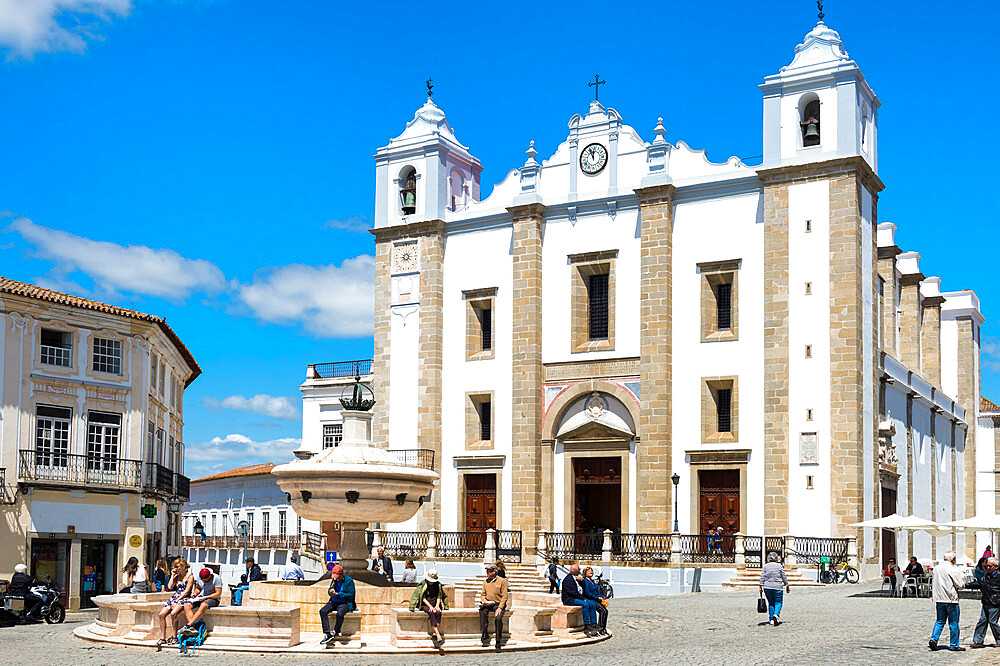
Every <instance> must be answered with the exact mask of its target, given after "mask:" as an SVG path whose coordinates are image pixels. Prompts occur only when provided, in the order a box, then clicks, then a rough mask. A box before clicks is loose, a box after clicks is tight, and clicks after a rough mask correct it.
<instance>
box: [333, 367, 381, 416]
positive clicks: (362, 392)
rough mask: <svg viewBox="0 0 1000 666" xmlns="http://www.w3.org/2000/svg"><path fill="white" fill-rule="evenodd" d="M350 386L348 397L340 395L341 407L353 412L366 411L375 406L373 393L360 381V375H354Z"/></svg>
mask: <svg viewBox="0 0 1000 666" xmlns="http://www.w3.org/2000/svg"><path fill="white" fill-rule="evenodd" d="M351 388H352V391H351V396H350V397H349V398H345V397H343V394H342V395H341V397H340V405H341V407H343V408H344V409H349V410H351V411H355V412H367V411H368V410H370V409H371V408H372V407H374V406H375V394H373V393H372V390H371V389H370V388H368V387H367V386H365V385H364V384H362V383H361V375H356V376H355V377H354V386H353V387H351ZM345 391H346V389H345Z"/></svg>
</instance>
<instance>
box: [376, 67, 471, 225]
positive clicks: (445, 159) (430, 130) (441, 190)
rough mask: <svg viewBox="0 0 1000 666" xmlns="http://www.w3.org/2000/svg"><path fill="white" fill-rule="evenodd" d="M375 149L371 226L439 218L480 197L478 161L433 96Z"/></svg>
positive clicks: (430, 87)
mask: <svg viewBox="0 0 1000 666" xmlns="http://www.w3.org/2000/svg"><path fill="white" fill-rule="evenodd" d="M432 88H433V86H432V85H431V84H430V80H428V84H427V93H428V94H427V102H426V103H425V104H424V105H423V106H422V107H420V108H419V109H417V112H416V113H415V114H414V116H413V120H411V121H410V122H408V123H407V124H406V129H404V130H403V133H402V134H400V135H399V136H397V137H396V138H395V139H391V140H390V141H389V145H387V146H384V147H382V148H379V149H378V151H377V152H376V153H375V174H376V175H375V180H376V184H375V228H376V229H378V228H381V227H392V226H396V225H400V224H411V223H413V222H422V221H426V220H443V219H445V216H446V215H447V214H448V213H449V212H460V211H462V210H464V209H465V207H466V206H468V205H469V204H470V203H472V202H474V201H479V177H480V173H481V172H482V170H483V167H482V165H481V164H480V163H479V159H478V158H476V157H473V155H472V154H471V153H470V152H469V149H468V148H467V147H466V146H463V145H462V144H461V143H459V141H458V139H457V138H456V137H455V133H454V131H453V130H452V129H451V126H450V125H449V124H448V120H447V119H446V118H445V115H444V111H442V110H441V109H440V108H438V106H437V105H436V104H434V98H433V96H432V90H431V89H432Z"/></svg>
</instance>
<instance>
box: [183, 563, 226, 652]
mask: <svg viewBox="0 0 1000 666" xmlns="http://www.w3.org/2000/svg"><path fill="white" fill-rule="evenodd" d="M194 586H195V587H196V588H197V589H198V594H196V595H194V596H191V597H189V598H187V599H183V600H182V603H183V604H184V616H185V617H186V618H187V624H185V625H184V626H183V627H181V628H180V629H179V630H178V631H177V635H178V636H180V637H190V636H197V635H198V630H197V629H195V628H194V625H195V623H196V622H198V620H200V619H201V618H203V617H205V613H207V612H208V609H209V608H215V607H216V606H218V605H219V597H221V596H222V578H220V577H219V575H218V574H216V573H214V572H213V571H212V570H211V569H202V570H201V571H199V572H198V579H197V580H196V581H195V582H194Z"/></svg>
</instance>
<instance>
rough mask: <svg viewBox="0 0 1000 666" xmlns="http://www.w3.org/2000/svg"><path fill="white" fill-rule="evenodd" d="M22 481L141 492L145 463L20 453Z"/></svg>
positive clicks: (108, 457)
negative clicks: (133, 489)
mask: <svg viewBox="0 0 1000 666" xmlns="http://www.w3.org/2000/svg"><path fill="white" fill-rule="evenodd" d="M18 453H19V458H18V470H17V474H18V477H19V479H20V480H21V481H29V482H30V481H36V482H37V481H42V482H58V483H65V484H74V485H85V486H104V487H108V488H141V487H142V461H141V460H130V459H127V458H117V457H115V456H90V455H77V454H70V453H48V452H42V453H38V452H36V451H33V450H21V451H19V452H18Z"/></svg>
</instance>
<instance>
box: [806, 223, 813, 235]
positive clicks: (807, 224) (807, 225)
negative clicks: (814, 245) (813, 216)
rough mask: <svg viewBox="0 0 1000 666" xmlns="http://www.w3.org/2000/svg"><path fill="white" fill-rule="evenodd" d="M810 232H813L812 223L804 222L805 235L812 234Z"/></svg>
mask: <svg viewBox="0 0 1000 666" xmlns="http://www.w3.org/2000/svg"><path fill="white" fill-rule="evenodd" d="M812 230H813V221H812V220H806V233H807V234H808V233H812Z"/></svg>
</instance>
